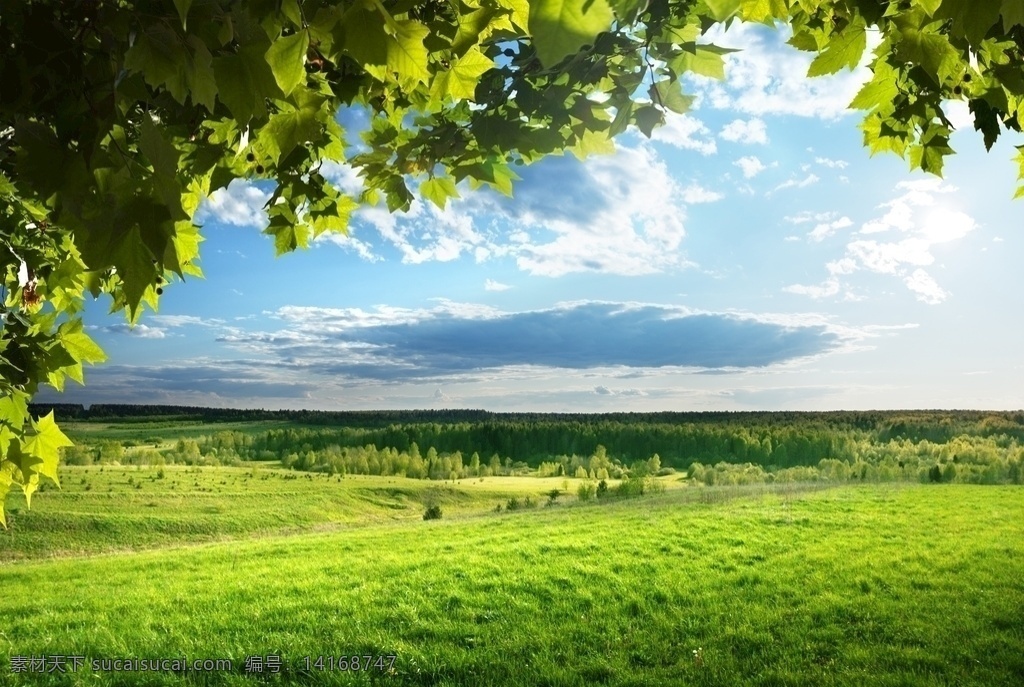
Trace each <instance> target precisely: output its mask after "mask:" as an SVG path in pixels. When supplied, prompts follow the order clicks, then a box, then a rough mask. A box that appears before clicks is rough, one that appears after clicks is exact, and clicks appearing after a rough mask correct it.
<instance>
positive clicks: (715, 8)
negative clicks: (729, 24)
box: [704, 0, 743, 21]
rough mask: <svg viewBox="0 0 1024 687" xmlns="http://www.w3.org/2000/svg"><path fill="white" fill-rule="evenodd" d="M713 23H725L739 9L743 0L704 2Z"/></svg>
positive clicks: (706, 0)
mask: <svg viewBox="0 0 1024 687" xmlns="http://www.w3.org/2000/svg"><path fill="white" fill-rule="evenodd" d="M704 2H705V4H707V6H708V9H709V10H711V17H712V18H713V19H714V20H715V21H725V20H726V19H728V18H729V17H731V16H732V15H734V14H736V12H737V11H738V10H739V9H740V5H742V4H743V0H704Z"/></svg>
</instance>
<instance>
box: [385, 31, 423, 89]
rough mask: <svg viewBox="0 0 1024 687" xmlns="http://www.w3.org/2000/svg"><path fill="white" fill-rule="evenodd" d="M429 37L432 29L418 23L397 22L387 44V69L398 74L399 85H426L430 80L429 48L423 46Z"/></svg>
mask: <svg viewBox="0 0 1024 687" xmlns="http://www.w3.org/2000/svg"><path fill="white" fill-rule="evenodd" d="M429 35H430V29H428V28H427V27H426V26H424V25H423V24H421V23H419V22H418V21H412V20H409V21H398V22H395V24H394V27H393V31H392V34H391V36H390V38H389V40H388V42H387V51H388V58H387V67H388V70H389V71H390V72H392V73H394V74H397V76H398V82H399V83H401V84H417V83H426V82H427V80H428V79H429V78H430V70H428V69H427V48H426V46H425V45H423V39H424V38H426V37H427V36H429Z"/></svg>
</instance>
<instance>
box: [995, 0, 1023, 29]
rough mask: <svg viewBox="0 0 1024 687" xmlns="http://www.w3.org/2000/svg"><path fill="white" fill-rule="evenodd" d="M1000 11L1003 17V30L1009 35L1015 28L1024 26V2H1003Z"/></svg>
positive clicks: (1007, 0) (1017, 0) (1006, 0)
mask: <svg viewBox="0 0 1024 687" xmlns="http://www.w3.org/2000/svg"><path fill="white" fill-rule="evenodd" d="M1000 11H1001V13H1002V15H1003V30H1004V31H1005V32H1006V33H1009V32H1010V29H1012V28H1013V27H1014V26H1024V2H1021V1H1020V0H1003V6H1002V8H1001V9H1000Z"/></svg>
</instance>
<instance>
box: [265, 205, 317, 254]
mask: <svg viewBox="0 0 1024 687" xmlns="http://www.w3.org/2000/svg"><path fill="white" fill-rule="evenodd" d="M263 233H264V234H267V235H269V236H273V237H274V249H275V250H276V252H277V255H284V254H285V253H291V252H292V251H294V250H295V249H296V248H308V247H309V227H308V226H307V225H305V224H300V223H298V222H296V221H295V215H294V214H292V213H291V212H285V213H281V214H278V215H274V216H272V217H271V218H270V224H269V225H268V226H267V228H266V229H264V230H263Z"/></svg>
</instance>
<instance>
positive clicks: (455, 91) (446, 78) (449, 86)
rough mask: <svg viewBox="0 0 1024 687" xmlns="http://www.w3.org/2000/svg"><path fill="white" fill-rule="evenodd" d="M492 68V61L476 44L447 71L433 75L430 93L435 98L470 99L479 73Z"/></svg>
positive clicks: (478, 78) (474, 90)
mask: <svg viewBox="0 0 1024 687" xmlns="http://www.w3.org/2000/svg"><path fill="white" fill-rule="evenodd" d="M493 68H494V62H492V61H491V60H490V58H488V57H487V56H485V55H484V54H483V53H482V52H480V49H479V48H477V47H476V46H474V47H472V48H470V49H469V50H467V51H466V54H465V55H463V56H462V57H460V58H459V59H458V60H456V61H454V62H452V63H451V67H450V68H449V69H448V70H447V71H439V72H438V73H437V74H436V75H435V76H434V83H433V84H432V85H431V88H430V94H431V95H432V96H434V97H437V98H444V97H450V98H452V99H453V100H472V99H473V96H474V94H475V93H476V85H477V82H478V81H479V80H480V75H481V74H483V73H484V72H486V71H489V70H491V69H493Z"/></svg>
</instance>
